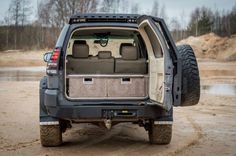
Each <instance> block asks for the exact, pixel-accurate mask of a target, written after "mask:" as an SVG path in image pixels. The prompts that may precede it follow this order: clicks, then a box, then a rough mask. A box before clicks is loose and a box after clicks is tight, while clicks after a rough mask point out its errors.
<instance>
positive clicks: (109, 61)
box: [92, 51, 115, 74]
mask: <svg viewBox="0 0 236 156" xmlns="http://www.w3.org/2000/svg"><path fill="white" fill-rule="evenodd" d="M92 65H93V72H94V73H95V74H113V73H114V66H115V60H114V58H113V57H112V56H111V51H99V52H98V55H97V56H96V57H92Z"/></svg>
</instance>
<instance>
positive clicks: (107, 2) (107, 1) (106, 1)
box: [100, 0, 114, 12]
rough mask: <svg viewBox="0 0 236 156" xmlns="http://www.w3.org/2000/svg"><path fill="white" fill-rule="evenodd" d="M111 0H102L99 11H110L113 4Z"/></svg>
mask: <svg viewBox="0 0 236 156" xmlns="http://www.w3.org/2000/svg"><path fill="white" fill-rule="evenodd" d="M113 3H114V1H113V0H103V2H102V7H101V9H100V11H101V12H112V7H113V6H114V4H113Z"/></svg>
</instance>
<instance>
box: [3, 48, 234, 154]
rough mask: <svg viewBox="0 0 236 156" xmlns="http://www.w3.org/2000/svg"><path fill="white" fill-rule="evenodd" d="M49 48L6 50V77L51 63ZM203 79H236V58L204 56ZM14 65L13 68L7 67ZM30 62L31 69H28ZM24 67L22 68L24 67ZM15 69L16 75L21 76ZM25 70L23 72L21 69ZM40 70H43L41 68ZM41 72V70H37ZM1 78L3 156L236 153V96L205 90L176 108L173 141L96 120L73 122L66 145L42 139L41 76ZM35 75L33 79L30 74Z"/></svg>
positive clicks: (206, 81)
mask: <svg viewBox="0 0 236 156" xmlns="http://www.w3.org/2000/svg"><path fill="white" fill-rule="evenodd" d="M42 56H43V51H39V52H25V53H21V52H17V53H15V52H14V53H13V52H7V53H5V52H0V78H2V77H5V76H12V75H9V72H7V73H6V71H9V70H13V71H14V70H15V67H19V68H20V67H24V72H23V76H30V77H31V76H32V71H31V70H30V69H29V71H28V66H29V65H30V66H38V68H39V69H38V68H37V70H41V66H42V65H43V66H44V65H45V63H44V62H43V61H42ZM198 62H199V68H200V75H201V84H212V83H227V84H236V62H235V61H233V62H217V61H214V60H209V59H198ZM6 67H13V68H6ZM25 67H27V68H25ZM21 70H22V69H21ZM18 74H20V73H18V72H17V74H15V73H13V75H14V76H15V75H18ZM21 74H22V71H21ZM39 74H40V73H39ZM33 76H35V74H33ZM4 80H5V79H1V81H0V100H1V104H0V156H19V155H23V156H32V155H33V156H34V155H37V156H58V155H59V156H60V155H193V156H198V155H206V156H208V155H212V156H215V155H216V156H222V155H232V156H236V148H235V147H236V97H235V96H215V95H207V94H202V95H201V99H200V103H199V104H198V105H196V106H193V107H185V108H175V109H174V120H175V121H174V128H173V138H172V142H171V144H170V145H164V146H160V145H150V144H149V143H148V137H147V132H146V131H145V130H144V129H143V128H141V127H138V126H136V125H132V124H119V125H117V126H115V127H113V129H112V130H111V131H107V130H104V129H101V128H99V127H96V126H93V125H90V124H79V125H73V128H72V129H70V130H68V131H67V132H66V133H65V134H63V140H64V142H65V143H64V145H63V146H62V147H56V148H43V147H41V145H40V141H39V119H38V116H39V112H38V110H39V108H38V102H39V101H38V85H39V82H37V81H25V80H24V81H22V80H21V79H18V77H17V79H14V80H18V81H4ZM27 80H31V79H27Z"/></svg>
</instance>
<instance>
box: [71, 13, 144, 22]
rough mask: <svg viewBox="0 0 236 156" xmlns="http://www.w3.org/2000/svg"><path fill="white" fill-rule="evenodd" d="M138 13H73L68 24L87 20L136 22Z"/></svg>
mask: <svg viewBox="0 0 236 156" xmlns="http://www.w3.org/2000/svg"><path fill="white" fill-rule="evenodd" d="M139 16H140V15H138V14H75V15H73V16H71V17H70V20H69V24H74V23H88V22H119V23H137V18H138V17H139Z"/></svg>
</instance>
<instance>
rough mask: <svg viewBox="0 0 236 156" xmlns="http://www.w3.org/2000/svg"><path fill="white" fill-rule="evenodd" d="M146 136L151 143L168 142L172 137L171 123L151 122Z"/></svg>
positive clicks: (163, 143)
mask: <svg viewBox="0 0 236 156" xmlns="http://www.w3.org/2000/svg"><path fill="white" fill-rule="evenodd" d="M148 136H149V141H150V143H151V144H159V145H166V144H169V143H170V141H171V137H172V124H158V125H154V124H151V125H150V129H149V131H148Z"/></svg>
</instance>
